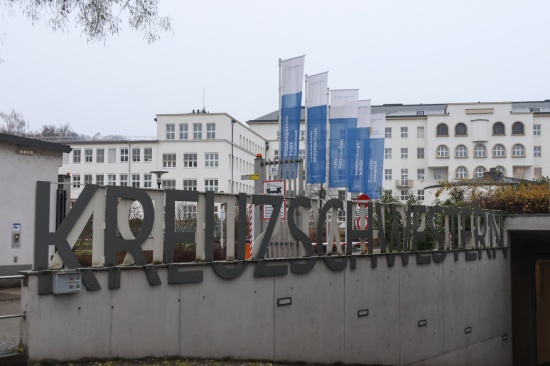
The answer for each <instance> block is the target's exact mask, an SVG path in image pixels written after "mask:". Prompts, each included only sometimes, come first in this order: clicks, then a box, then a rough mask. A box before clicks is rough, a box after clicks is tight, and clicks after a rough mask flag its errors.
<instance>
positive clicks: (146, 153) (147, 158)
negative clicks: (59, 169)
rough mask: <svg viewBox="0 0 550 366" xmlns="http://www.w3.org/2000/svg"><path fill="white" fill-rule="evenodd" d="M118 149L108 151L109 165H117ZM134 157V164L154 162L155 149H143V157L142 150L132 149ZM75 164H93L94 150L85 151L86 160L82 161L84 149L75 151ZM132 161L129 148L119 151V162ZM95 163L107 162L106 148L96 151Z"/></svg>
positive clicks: (132, 156)
mask: <svg viewBox="0 0 550 366" xmlns="http://www.w3.org/2000/svg"><path fill="white" fill-rule="evenodd" d="M116 150H117V149H116V148H109V149H107V162H108V163H116V162H117V159H116ZM131 152H132V155H131V159H132V162H134V163H139V162H140V161H141V160H142V156H143V161H144V162H152V161H153V148H152V147H145V148H143V155H142V152H141V148H139V147H134V148H132V151H131ZM72 154H73V163H75V164H79V163H80V162H82V161H84V162H85V163H93V162H94V149H84V160H82V149H73V152H72ZM129 159H130V149H129V148H127V147H122V148H120V149H119V161H120V162H121V163H123V162H127V161H128V160H129ZM95 162H96V163H104V162H105V149H104V148H98V149H95Z"/></svg>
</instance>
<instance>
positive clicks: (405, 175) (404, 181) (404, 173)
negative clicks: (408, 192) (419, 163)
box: [401, 169, 409, 186]
mask: <svg viewBox="0 0 550 366" xmlns="http://www.w3.org/2000/svg"><path fill="white" fill-rule="evenodd" d="M401 185H402V186H408V185H409V169H401Z"/></svg>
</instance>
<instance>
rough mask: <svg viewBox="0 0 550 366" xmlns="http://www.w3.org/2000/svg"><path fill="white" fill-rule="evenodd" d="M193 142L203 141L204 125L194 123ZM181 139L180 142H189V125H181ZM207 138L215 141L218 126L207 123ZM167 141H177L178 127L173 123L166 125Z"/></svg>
mask: <svg viewBox="0 0 550 366" xmlns="http://www.w3.org/2000/svg"><path fill="white" fill-rule="evenodd" d="M192 125H193V140H202V123H193V124H192ZM178 132H179V139H180V140H189V139H190V138H189V136H190V133H189V124H188V123H180V124H179V131H178ZM206 138H207V139H215V138H216V124H215V123H207V124H206ZM166 139H167V140H175V139H176V125H175V124H173V123H168V124H166Z"/></svg>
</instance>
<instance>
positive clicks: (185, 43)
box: [0, 0, 550, 136]
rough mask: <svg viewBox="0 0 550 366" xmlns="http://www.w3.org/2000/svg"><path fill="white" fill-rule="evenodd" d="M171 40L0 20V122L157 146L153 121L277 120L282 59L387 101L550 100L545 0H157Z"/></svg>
mask: <svg viewBox="0 0 550 366" xmlns="http://www.w3.org/2000/svg"><path fill="white" fill-rule="evenodd" d="M160 12H161V14H162V15H169V16H170V17H171V18H172V22H173V31H172V32H169V33H162V34H161V38H160V40H158V41H157V42H156V43H154V44H147V42H146V41H144V40H143V37H142V35H141V34H140V33H138V32H134V31H131V30H129V29H128V27H127V26H125V28H124V30H123V31H122V32H121V34H120V35H118V36H112V37H110V38H108V39H107V41H106V42H105V43H97V42H96V43H87V41H86V38H85V37H84V36H83V35H82V34H81V31H80V30H79V29H74V27H73V26H71V27H70V28H69V29H68V31H67V32H60V33H54V32H53V31H52V30H50V29H49V28H47V27H46V26H44V25H43V24H35V25H34V26H33V25H32V24H31V22H30V21H29V20H28V19H27V18H25V17H24V16H23V15H21V14H16V15H3V16H0V58H2V59H4V62H3V63H1V64H0V111H1V112H9V111H10V110H11V109H15V110H16V111H18V112H21V113H23V115H24V116H25V119H26V121H27V122H28V123H29V124H30V126H31V129H33V130H34V129H38V128H39V127H40V126H41V125H42V124H56V125H58V124H62V123H63V124H64V123H67V122H68V123H70V124H71V126H72V128H73V129H74V130H75V131H77V132H79V133H83V134H88V135H93V134H95V133H97V132H99V133H101V134H102V135H109V134H123V135H129V136H153V135H155V133H156V130H155V128H156V126H155V122H154V121H153V118H154V117H155V114H157V113H159V114H162V113H187V112H191V110H192V109H198V108H202V106H203V89H204V90H206V102H205V104H206V109H207V110H208V111H210V112H227V113H229V114H231V115H232V116H234V117H235V118H237V119H239V120H240V121H243V122H245V121H248V120H251V119H255V118H257V117H260V116H262V115H264V114H267V113H269V112H271V111H273V110H276V109H277V108H278V60H279V58H282V59H286V58H291V57H295V56H300V55H304V54H305V55H306V59H305V73H306V74H309V75H313V74H316V73H319V72H324V71H329V87H330V88H331V89H348V88H354V89H359V97H360V99H372V102H373V104H382V103H425V104H427V103H445V102H473V101H475V102H477V101H484V102H493V101H512V100H513V101H525V100H544V99H550V91H549V90H548V87H549V86H550V72H549V67H548V66H549V61H550V57H549V56H550V49H549V47H548V46H549V44H550V38H549V35H550V23H549V22H548V16H549V14H550V1H543V0H540V1H531V0H521V1H519V0H518V1H510V0H498V1H497V0H485V1H483V0H461V1H444V0H430V1H418V0H417V1H411V0H395V1H326V0H307V1H305V0H302V1H296V0H278V1H257V0H250V1H249V0H246V1H245V0H232V1H221V0H220V1H214V0H201V1H198V0H196V1H179V0H161V10H160Z"/></svg>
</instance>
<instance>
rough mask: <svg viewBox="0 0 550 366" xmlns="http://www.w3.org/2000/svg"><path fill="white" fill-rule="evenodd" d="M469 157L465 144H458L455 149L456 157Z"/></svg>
mask: <svg viewBox="0 0 550 366" xmlns="http://www.w3.org/2000/svg"><path fill="white" fill-rule="evenodd" d="M466 157H468V149H467V148H466V146H464V145H458V146H457V147H456V149H455V158H466Z"/></svg>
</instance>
